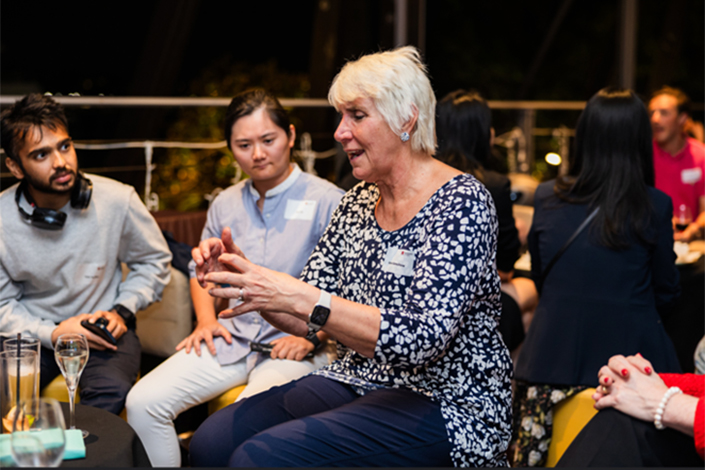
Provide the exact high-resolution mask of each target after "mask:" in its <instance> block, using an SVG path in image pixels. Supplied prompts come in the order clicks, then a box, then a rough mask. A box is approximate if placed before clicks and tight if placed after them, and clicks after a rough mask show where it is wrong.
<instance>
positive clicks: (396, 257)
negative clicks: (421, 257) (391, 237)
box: [382, 247, 416, 276]
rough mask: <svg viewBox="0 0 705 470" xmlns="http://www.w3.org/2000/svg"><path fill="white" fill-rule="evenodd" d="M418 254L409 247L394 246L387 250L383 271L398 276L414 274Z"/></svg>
mask: <svg viewBox="0 0 705 470" xmlns="http://www.w3.org/2000/svg"><path fill="white" fill-rule="evenodd" d="M415 261H416V256H415V255H414V252H413V251H412V250H409V249H407V248H396V247H392V248H389V249H388V250H387V253H386V254H385V255H384V262H383V263H382V271H385V272H388V273H393V274H396V275H398V276H413V275H414V262H415Z"/></svg>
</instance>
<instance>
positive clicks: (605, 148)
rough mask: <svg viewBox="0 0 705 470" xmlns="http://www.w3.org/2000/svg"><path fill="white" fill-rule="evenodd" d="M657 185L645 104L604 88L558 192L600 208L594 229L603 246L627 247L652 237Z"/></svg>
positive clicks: (584, 117)
mask: <svg viewBox="0 0 705 470" xmlns="http://www.w3.org/2000/svg"><path fill="white" fill-rule="evenodd" d="M653 185H654V163H653V146H652V143H651V125H650V122H649V114H648V112H647V111H646V107H645V106H644V103H643V102H642V101H641V100H640V99H639V98H638V97H637V96H636V95H635V94H634V92H632V91H631V90H623V89H613V88H604V89H602V90H600V91H599V92H597V93H596V94H595V95H594V96H593V97H592V98H590V100H589V101H588V102H587V106H585V110H583V112H582V114H581V115H580V118H579V119H578V125H577V127H576V129H575V152H574V154H573V158H572V159H571V162H570V168H569V169H568V174H567V175H565V176H562V177H559V178H557V179H556V183H555V186H554V191H555V193H556V195H557V196H558V197H560V198H561V199H563V200H564V201H567V202H570V203H578V204H581V203H582V204H588V205H589V207H590V210H592V209H594V208H596V207H599V208H600V211H599V212H598V214H597V216H596V218H595V221H594V223H593V226H594V227H595V228H596V229H597V230H599V240H600V242H601V243H602V245H604V246H607V247H610V248H613V249H622V248H627V247H628V246H629V245H630V244H631V241H632V240H633V239H634V238H636V239H637V240H639V241H641V242H643V243H645V244H647V245H650V244H652V241H651V240H650V237H649V235H648V234H647V228H648V227H649V221H650V218H651V216H652V210H653V209H652V207H651V204H650V202H649V196H648V189H647V188H648V187H649V186H653Z"/></svg>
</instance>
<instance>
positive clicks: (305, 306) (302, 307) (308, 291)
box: [292, 284, 320, 323]
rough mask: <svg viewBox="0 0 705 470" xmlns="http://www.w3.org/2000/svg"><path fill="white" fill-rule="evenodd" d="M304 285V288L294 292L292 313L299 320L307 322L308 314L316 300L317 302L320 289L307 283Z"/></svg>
mask: <svg viewBox="0 0 705 470" xmlns="http://www.w3.org/2000/svg"><path fill="white" fill-rule="evenodd" d="M305 285H306V288H305V289H301V290H300V291H299V292H298V293H297V294H295V302H294V304H293V307H294V309H293V312H292V314H293V315H294V316H295V317H296V318H298V319H299V320H301V321H303V322H305V323H308V316H309V315H310V314H311V312H313V309H314V307H315V306H316V302H318V297H319V295H320V289H318V288H317V287H314V286H311V285H309V284H305Z"/></svg>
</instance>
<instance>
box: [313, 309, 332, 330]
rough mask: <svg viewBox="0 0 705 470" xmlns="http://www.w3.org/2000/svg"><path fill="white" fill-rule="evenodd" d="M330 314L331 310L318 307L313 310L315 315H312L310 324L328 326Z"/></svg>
mask: <svg viewBox="0 0 705 470" xmlns="http://www.w3.org/2000/svg"><path fill="white" fill-rule="evenodd" d="M329 314H330V309H328V308H326V307H322V306H320V305H316V307H315V308H314V309H313V313H311V318H310V322H311V323H313V324H315V325H319V326H323V325H325V324H326V321H327V320H328V315H329Z"/></svg>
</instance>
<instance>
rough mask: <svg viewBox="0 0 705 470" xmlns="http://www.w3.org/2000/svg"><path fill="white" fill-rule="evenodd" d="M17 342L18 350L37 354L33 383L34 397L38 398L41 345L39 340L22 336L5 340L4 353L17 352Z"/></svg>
mask: <svg viewBox="0 0 705 470" xmlns="http://www.w3.org/2000/svg"><path fill="white" fill-rule="evenodd" d="M18 342H19V346H20V349H28V350H30V351H36V353H37V381H36V383H35V387H36V391H35V396H37V397H38V396H39V384H40V372H41V370H42V343H41V342H40V341H39V338H32V337H31V336H22V337H21V338H20V339H19V340H18V339H17V337H12V338H7V339H5V341H4V344H3V350H4V351H17V344H18Z"/></svg>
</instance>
